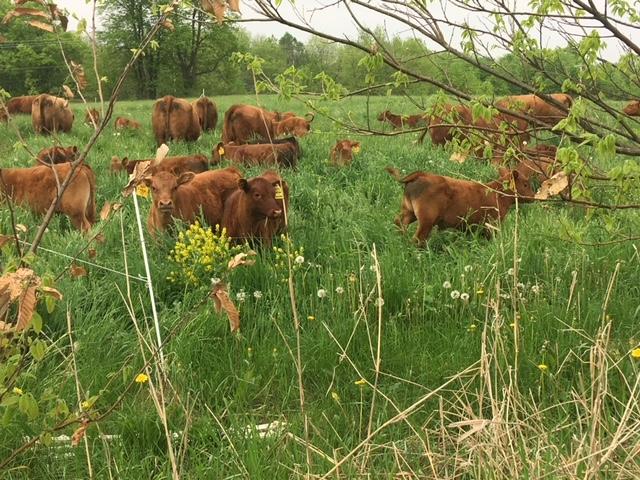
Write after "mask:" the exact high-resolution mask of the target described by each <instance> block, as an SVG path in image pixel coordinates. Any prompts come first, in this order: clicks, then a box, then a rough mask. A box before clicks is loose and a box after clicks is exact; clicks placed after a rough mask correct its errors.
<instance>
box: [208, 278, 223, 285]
mask: <svg viewBox="0 0 640 480" xmlns="http://www.w3.org/2000/svg"><path fill="white" fill-rule="evenodd" d="M221 281H222V280H220V279H219V278H218V277H213V278H212V279H211V285H217V284H219V283H220V282H221Z"/></svg>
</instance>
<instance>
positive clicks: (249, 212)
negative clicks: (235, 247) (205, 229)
mask: <svg viewBox="0 0 640 480" xmlns="http://www.w3.org/2000/svg"><path fill="white" fill-rule="evenodd" d="M281 182H282V187H281V189H282V190H280V189H279V188H277V187H278V186H280V183H281ZM238 186H239V187H240V188H238V189H237V190H235V191H234V192H233V193H231V195H229V198H227V200H226V201H225V204H224V215H223V217H222V226H223V227H225V228H226V229H227V234H228V235H229V237H231V238H233V239H235V241H236V242H240V241H243V240H249V239H255V240H258V241H261V242H262V243H263V244H264V245H266V246H270V245H271V242H272V237H273V235H274V234H275V233H276V232H277V231H279V230H282V228H283V223H282V220H283V218H282V216H283V215H284V211H283V210H284V208H283V200H284V202H286V201H287V199H288V195H289V193H288V186H286V183H285V182H284V181H282V180H281V179H280V177H279V176H278V174H277V173H275V172H271V171H269V172H265V174H264V175H262V176H259V177H254V178H251V179H249V180H247V179H245V178H241V179H239V180H238ZM280 197H282V198H280Z"/></svg>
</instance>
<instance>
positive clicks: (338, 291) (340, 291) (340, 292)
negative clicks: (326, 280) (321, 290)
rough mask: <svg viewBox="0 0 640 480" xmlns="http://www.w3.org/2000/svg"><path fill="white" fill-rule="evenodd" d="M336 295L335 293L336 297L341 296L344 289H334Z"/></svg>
mask: <svg viewBox="0 0 640 480" xmlns="http://www.w3.org/2000/svg"><path fill="white" fill-rule="evenodd" d="M336 293H337V294H338V295H342V294H343V293H344V288H342V287H336Z"/></svg>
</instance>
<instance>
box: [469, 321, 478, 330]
mask: <svg viewBox="0 0 640 480" xmlns="http://www.w3.org/2000/svg"><path fill="white" fill-rule="evenodd" d="M476 328H478V326H477V325H476V324H475V323H472V324H471V325H469V331H473V330H475V329H476Z"/></svg>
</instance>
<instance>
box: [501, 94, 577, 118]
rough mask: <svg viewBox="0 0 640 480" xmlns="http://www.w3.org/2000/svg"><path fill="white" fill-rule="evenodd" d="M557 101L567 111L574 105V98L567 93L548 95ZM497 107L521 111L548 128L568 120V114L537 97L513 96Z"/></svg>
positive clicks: (506, 98)
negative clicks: (565, 119)
mask: <svg viewBox="0 0 640 480" xmlns="http://www.w3.org/2000/svg"><path fill="white" fill-rule="evenodd" d="M548 96H549V97H551V98H553V99H554V100H555V101H557V102H559V103H560V104H562V105H563V106H564V107H565V108H566V109H567V110H568V109H570V108H571V105H573V98H571V96H570V95H567V94H566V93H552V94H549V95H548ZM496 106H498V107H501V108H508V109H509V110H514V111H520V112H522V113H525V114H527V115H529V116H531V117H534V118H536V119H537V120H540V121H542V122H544V123H545V124H546V125H548V126H553V125H555V124H556V123H558V122H559V121H560V120H562V119H563V118H567V112H566V111H563V110H562V109H560V108H558V107H556V106H555V105H552V104H550V103H547V102H546V101H545V100H543V99H542V98H540V97H538V96H537V95H532V94H530V95H512V96H509V97H505V98H503V99H502V100H499V101H498V102H496Z"/></svg>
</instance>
